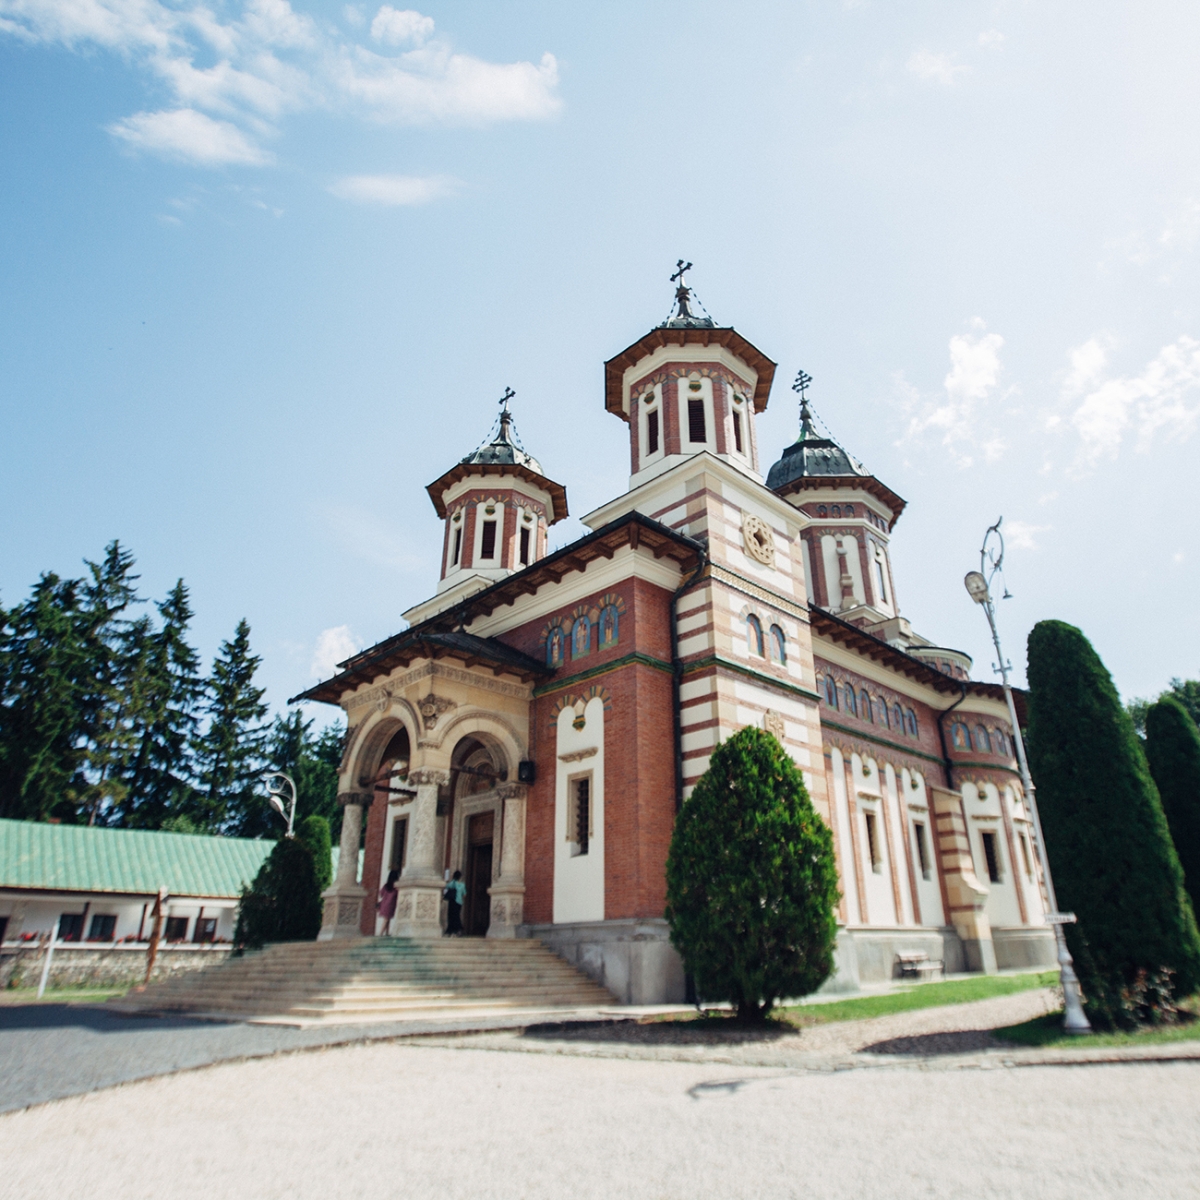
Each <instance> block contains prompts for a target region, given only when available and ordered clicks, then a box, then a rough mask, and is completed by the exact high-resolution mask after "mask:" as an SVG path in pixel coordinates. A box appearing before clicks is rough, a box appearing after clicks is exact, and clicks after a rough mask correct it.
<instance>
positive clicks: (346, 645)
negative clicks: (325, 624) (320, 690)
mask: <svg viewBox="0 0 1200 1200" xmlns="http://www.w3.org/2000/svg"><path fill="white" fill-rule="evenodd" d="M361 649H362V644H361V643H360V642H359V640H358V639H357V638H356V637H355V636H354V634H352V633H351V632H350V626H349V625H335V626H334V627H333V628H332V629H323V630H321V632H320V633H319V634H317V643H316V645H315V646H314V647H313V657H312V665H311V666H310V667H309V672H310V674H312V675H315V676H316V677H317V678H318V679H328V678H329V677H330V676H331V675H334V674H336V672H337V666H338V663H340V662H344V661H345V660H346V659H348V658H349V657H350V656H351V655H353V654H357V653H358V652H359V651H360V650H361Z"/></svg>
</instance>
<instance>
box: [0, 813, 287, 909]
mask: <svg viewBox="0 0 1200 1200" xmlns="http://www.w3.org/2000/svg"><path fill="white" fill-rule="evenodd" d="M274 846H275V843H274V842H271V841H255V840H251V839H250V838H227V837H208V836H205V835H201V834H189V833H158V832H154V831H151V830H146V829H92V828H89V827H87V826H86V825H44V824H42V823H40V822H37V821H6V820H0V888H39V889H42V890H45V891H62V892H125V893H133V894H137V895H143V896H144V895H156V894H157V893H158V889H159V888H160V887H165V888H166V889H167V891H168V892H169V893H170V894H171V895H172V896H212V897H214V898H216V897H218V896H228V897H236V896H238V895H240V894H241V890H242V885H243V884H248V883H250V882H251V881H252V880H253V879H254V876H255V875H257V874H258V868H259V867H260V866H262V863H263V860H264V859H265V858H266V857H267V855H268V854H270V853H271V850H272V849H273V848H274Z"/></svg>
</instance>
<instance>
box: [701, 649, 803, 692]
mask: <svg viewBox="0 0 1200 1200" xmlns="http://www.w3.org/2000/svg"><path fill="white" fill-rule="evenodd" d="M709 667H716V668H717V669H718V670H726V671H733V672H735V673H736V674H738V675H745V676H747V677H748V678H750V679H753V680H754V681H755V682H756V683H761V684H763V685H764V686H765V687H770V688H774V689H775V690H776V691H779V692H786V693H788V694H789V695H794V696H802V697H803V698H804V699H805V700H811V701H813V702H814V703H815V704H819V703H820V702H821V697H820V696H818V695H817V693H816V692H814V691H810V690H809V689H808V688H806V687H801V686H800V685H799V684H798V683H791V682H789V681H788V680H786V679H776V678H775V677H774V676H773V675H764V674H763V673H762V672H761V671H756V670H755V669H754V668H753V667H747V666H743V665H742V664H741V663H739V662H734V661H733V660H732V659H729V658H725V657H724V656H723V655H720V654H709V655H706V656H705V657H704V658H698V659H695V660H693V661H691V662H687V663H685V664H684V667H683V674H684V676H685V677H686V676H688V675H694V674H696V672H697V671H703V670H706V669H707V668H709Z"/></svg>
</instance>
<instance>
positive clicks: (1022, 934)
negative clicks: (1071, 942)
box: [992, 925, 1058, 971]
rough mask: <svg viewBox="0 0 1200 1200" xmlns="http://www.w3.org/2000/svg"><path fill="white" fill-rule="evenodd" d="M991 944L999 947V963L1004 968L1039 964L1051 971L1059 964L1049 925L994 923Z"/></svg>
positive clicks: (1033, 967) (1018, 968) (998, 965)
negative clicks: (1006, 924)
mask: <svg viewBox="0 0 1200 1200" xmlns="http://www.w3.org/2000/svg"><path fill="white" fill-rule="evenodd" d="M992 943H993V945H995V947H996V966H997V967H998V968H999V969H1000V970H1001V971H1016V970H1021V969H1022V968H1028V969H1030V970H1036V969H1037V968H1038V967H1041V968H1042V969H1043V970H1047V971H1048V970H1052V969H1053V968H1055V967H1057V966H1058V947H1057V945H1056V944H1055V941H1054V932H1053V930H1051V929H1050V928H1049V926H1046V925H1042V926H1033V927H1028V926H1021V925H1016V926H1012V927H1010V928H1004V927H998V926H995V925H993V926H992Z"/></svg>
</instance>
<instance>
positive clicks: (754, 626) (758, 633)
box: [746, 613, 766, 658]
mask: <svg viewBox="0 0 1200 1200" xmlns="http://www.w3.org/2000/svg"><path fill="white" fill-rule="evenodd" d="M746 641H747V642H749V644H750V653H751V654H757V655H758V657H759V658H765V657H766V652H765V649H764V647H763V630H762V622H760V621H759V619H758V618H757V617H756V616H755V615H754V614H753V613H751V614H750V615H749V616H748V617H747V618H746Z"/></svg>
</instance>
